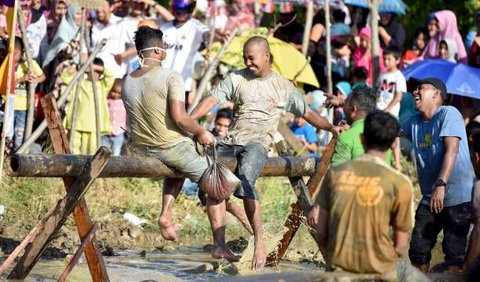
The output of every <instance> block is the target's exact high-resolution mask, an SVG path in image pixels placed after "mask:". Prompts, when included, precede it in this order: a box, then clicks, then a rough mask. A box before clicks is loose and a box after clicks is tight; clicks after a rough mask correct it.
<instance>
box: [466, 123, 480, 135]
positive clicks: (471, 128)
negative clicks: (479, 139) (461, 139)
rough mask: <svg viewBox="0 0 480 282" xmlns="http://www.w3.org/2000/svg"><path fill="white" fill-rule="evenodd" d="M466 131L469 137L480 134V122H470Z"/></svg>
mask: <svg viewBox="0 0 480 282" xmlns="http://www.w3.org/2000/svg"><path fill="white" fill-rule="evenodd" d="M465 130H466V131H467V137H470V136H471V135H473V134H475V133H477V132H480V122H478V121H474V120H472V121H470V122H469V123H468V124H467V126H466V127H465Z"/></svg>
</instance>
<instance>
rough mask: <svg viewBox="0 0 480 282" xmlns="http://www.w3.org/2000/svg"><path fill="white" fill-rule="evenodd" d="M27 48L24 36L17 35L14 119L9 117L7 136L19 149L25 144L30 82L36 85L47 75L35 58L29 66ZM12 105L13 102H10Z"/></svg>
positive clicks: (14, 59) (14, 53)
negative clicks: (25, 57) (24, 136)
mask: <svg viewBox="0 0 480 282" xmlns="http://www.w3.org/2000/svg"><path fill="white" fill-rule="evenodd" d="M24 52H25V48H24V46H23V41H22V38H20V37H15V48H14V50H13V61H14V68H15V95H14V103H13V109H14V114H13V119H12V118H10V119H9V121H10V122H9V124H10V126H9V127H8V128H10V129H12V128H13V131H11V130H10V133H8V132H7V136H9V137H10V138H13V142H14V144H13V149H14V150H17V149H18V148H19V147H20V146H21V145H22V144H23V135H24V132H25V125H26V121H27V109H28V103H27V100H28V99H27V93H28V86H27V82H28V83H32V84H33V85H34V86H36V84H38V83H41V82H43V81H44V80H45V75H44V74H43V72H42V69H41V68H40V66H39V65H38V64H37V62H36V61H35V60H32V69H29V68H28V63H27V61H26V60H25V59H23V54H24ZM10 105H12V103H10Z"/></svg>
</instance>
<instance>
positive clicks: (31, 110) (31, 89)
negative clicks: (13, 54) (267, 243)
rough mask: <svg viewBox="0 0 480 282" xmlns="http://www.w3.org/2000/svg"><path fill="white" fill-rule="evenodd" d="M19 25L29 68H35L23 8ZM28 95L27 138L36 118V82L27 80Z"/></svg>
mask: <svg viewBox="0 0 480 282" xmlns="http://www.w3.org/2000/svg"><path fill="white" fill-rule="evenodd" d="M17 16H18V27H19V28H20V31H21V33H22V41H23V46H24V47H25V57H27V65H28V70H29V71H32V70H33V63H32V55H31V54H30V48H28V46H30V44H29V43H28V37H27V32H26V31H25V21H24V20H23V11H22V9H17ZM27 85H28V95H27V109H28V110H27V121H26V125H25V133H24V139H27V138H28V137H30V135H31V134H32V129H33V121H34V119H35V86H36V85H35V84H33V83H30V82H27Z"/></svg>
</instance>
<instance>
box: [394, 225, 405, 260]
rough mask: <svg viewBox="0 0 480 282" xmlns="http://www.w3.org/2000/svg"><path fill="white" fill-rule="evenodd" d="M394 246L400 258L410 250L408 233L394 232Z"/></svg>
mask: <svg viewBox="0 0 480 282" xmlns="http://www.w3.org/2000/svg"><path fill="white" fill-rule="evenodd" d="M393 245H394V247H395V252H396V253H397V255H398V256H399V257H402V256H403V255H404V254H405V252H406V251H407V248H408V232H405V231H400V230H394V231H393Z"/></svg>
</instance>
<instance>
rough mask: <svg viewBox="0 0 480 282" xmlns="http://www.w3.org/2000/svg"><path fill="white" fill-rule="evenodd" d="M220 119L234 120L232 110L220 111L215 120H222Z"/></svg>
mask: <svg viewBox="0 0 480 282" xmlns="http://www.w3.org/2000/svg"><path fill="white" fill-rule="evenodd" d="M220 118H226V119H229V120H232V119H233V111H232V110H231V109H228V108H225V109H220V110H218V112H217V116H216V117H215V120H217V119H220Z"/></svg>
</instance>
